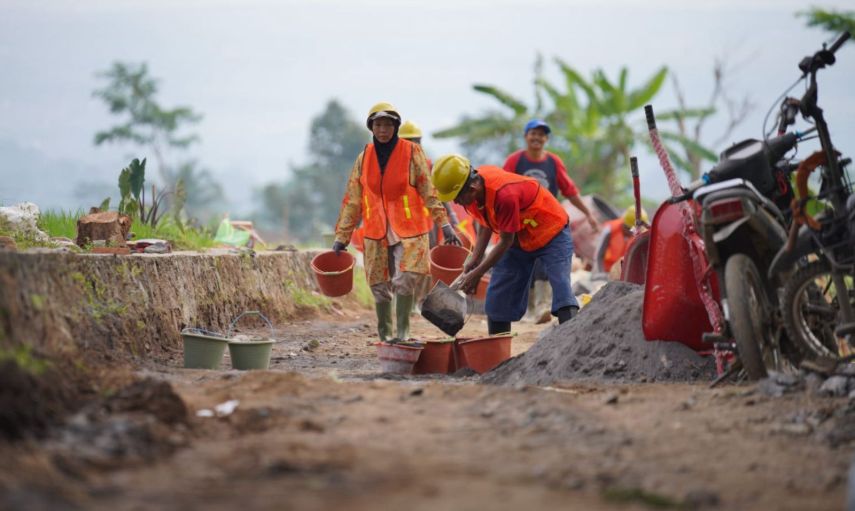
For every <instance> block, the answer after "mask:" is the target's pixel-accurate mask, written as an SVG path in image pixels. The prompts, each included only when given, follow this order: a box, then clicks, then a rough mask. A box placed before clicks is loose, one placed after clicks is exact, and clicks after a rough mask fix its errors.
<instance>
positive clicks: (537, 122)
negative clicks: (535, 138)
mask: <svg viewBox="0 0 855 511" xmlns="http://www.w3.org/2000/svg"><path fill="white" fill-rule="evenodd" d="M534 128H543V129H544V130H546V134H547V135H549V133H550V132H552V130H551V129H549V125H548V124H546V122H545V121H544V120H543V119H532V120H530V121H528V122H527V123H525V131H524V132H523V134H526V133H528V132H529V130H533V129H534Z"/></svg>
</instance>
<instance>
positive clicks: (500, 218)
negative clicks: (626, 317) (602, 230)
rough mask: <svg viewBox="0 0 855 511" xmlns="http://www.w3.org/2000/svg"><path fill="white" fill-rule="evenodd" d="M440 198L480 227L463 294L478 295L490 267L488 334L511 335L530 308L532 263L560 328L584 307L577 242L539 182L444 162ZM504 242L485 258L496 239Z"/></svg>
mask: <svg viewBox="0 0 855 511" xmlns="http://www.w3.org/2000/svg"><path fill="white" fill-rule="evenodd" d="M431 180H432V181H433V184H434V187H435V188H436V191H437V196H438V197H439V199H440V200H442V201H448V200H453V201H454V202H456V203H457V204H461V205H463V206H464V207H466V211H467V212H468V213H469V214H470V215H472V217H473V218H474V219H475V220H476V221H477V222H478V223H479V224H480V225H481V226H482V227H483V229H481V230H480V232H479V233H478V238H477V241H476V242H475V248H474V251H473V252H472V255H471V257H470V259H469V260H468V261H467V262H466V264H465V265H464V268H463V269H464V274H463V276H462V277H461V284H460V287H461V289H463V290H464V291H466V292H468V293H474V292H475V290H476V288H477V286H478V283H479V282H480V280H481V277H482V276H484V274H485V273H486V272H487V271H488V270H490V269H491V268H492V270H493V271H492V275H491V277H490V285H489V286H488V287H487V300H486V303H485V304H484V310H485V312H486V314H487V330H488V332H489V333H490V335H494V334H499V333H505V332H510V330H511V323H512V322H514V321H519V320H520V318H522V317H523V314H525V310H526V307H527V305H528V292H529V284H530V283H531V278H532V275H533V273H534V265H535V262H538V261H539V262H540V264H542V265H543V267H544V269H545V270H546V273H547V275H548V276H549V283H550V284H551V286H552V310H551V312H552V314H553V315H555V316H557V317H558V322H559V323H563V322H565V321H567V320H569V319H572V318H573V317H574V316H575V315H576V312H577V311H578V310H579V304H578V303H577V302H576V297H575V296H573V291H572V289H571V287H570V263H571V261H572V258H573V239H572V237H571V236H570V226H569V217H568V216H567V212H566V211H564V208H563V207H561V204H559V203H558V200H557V199H556V198H555V197H554V196H553V195H552V194H551V193H549V190H547V189H545V188H544V187H543V186H541V185H540V184H539V183H538V181H537V180H536V179H532V178H530V177H525V176H520V175H517V174H512V173H510V172H506V171H505V170H504V169H502V168H501V167H495V166H492V165H483V166H480V167H478V168H477V169H474V168H473V167H472V165H471V164H470V163H469V160H467V159H466V158H464V157H463V156H460V155H457V154H450V155H446V156H443V157H442V158H439V159H438V160H437V162H436V165H435V166H434V169H433V174H432V175H431ZM494 232H495V233H497V234H498V235H499V242H498V243H497V244H496V246H495V247H493V250H492V251H490V253H489V254H488V255H486V257H485V250H486V248H487V244H488V243H489V241H490V237H491V236H492V234H493V233H494Z"/></svg>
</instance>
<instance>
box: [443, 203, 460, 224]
mask: <svg viewBox="0 0 855 511" xmlns="http://www.w3.org/2000/svg"><path fill="white" fill-rule="evenodd" d="M442 205H443V207H445V214H446V215H448V221H449V223H451V225H453V226H455V227H457V224H459V223H460V221H459V220H458V219H457V213H455V212H454V208H452V207H451V203H450V202H443V203H442Z"/></svg>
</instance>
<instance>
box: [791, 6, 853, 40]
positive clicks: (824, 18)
mask: <svg viewBox="0 0 855 511" xmlns="http://www.w3.org/2000/svg"><path fill="white" fill-rule="evenodd" d="M796 16H800V17H802V18H806V19H807V25H808V26H809V27H820V28H823V29H825V30H828V31H829V32H833V33H835V34H840V33H842V32H849V33H850V34H852V36H853V37H855V11H838V10H833V9H831V10H828V9H821V8H819V7H811V8H810V9H808V10H806V11H800V12H798V13H796Z"/></svg>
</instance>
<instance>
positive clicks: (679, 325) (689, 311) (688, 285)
mask: <svg viewBox="0 0 855 511" xmlns="http://www.w3.org/2000/svg"><path fill="white" fill-rule="evenodd" d="M645 113H646V114H647V124H648V129H649V132H650V139H651V142H652V143H653V147H654V149H655V150H656V154H657V156H658V157H659V163H660V165H661V166H662V169H663V170H664V171H665V176H666V177H667V179H668V186H669V188H670V190H671V194H672V195H673V196H675V197H677V196H680V195H682V194H683V193H684V191H683V188H682V186H681V185H680V181H679V180H678V178H677V175H676V173H675V172H674V168H673V167H672V166H671V162H670V160H669V159H668V154H667V152H666V151H665V148H664V147H663V146H662V143H661V141H660V139H659V133H658V131H657V130H656V121H655V118H654V117H653V109H652V107H650V106H649V105H648V106H646V107H645ZM632 170H633V184H634V189H635V195H636V208H637V209H636V219H639V218H640V215H639V214H638V212H639V210H640V198H639V191H638V169H637V166H636V165H635V163H634V162H633V169H632ZM697 208H698V206H697V204H696V203H695V202H694V201H692V200H688V201H682V202H678V203H672V202H670V201H668V200H666V201H665V202H663V203H662V205H661V206H660V207H659V209H658V210H657V211H656V214H655V215H654V217H653V222H652V223H651V228H650V230H649V231H645V232H641V233H638V234H636V236H634V237H633V239H632V240H631V241H630V246H629V248H628V250H627V253H626V255H625V258H624V265H623V268H622V273H621V280H625V281H629V282H635V283H638V284H643V285H644V304H643V308H642V328H643V330H644V338H645V339H647V340H649V341H654V340H659V341H675V342H679V343H682V344H685V345H686V346H688V347H690V348H692V349H693V350H695V351H698V352H708V353H711V354H712V353H714V354H715V355H716V365H717V369H718V372H719V374H721V373H722V372H723V370H724V358H725V357H726V356H727V353H725V352H722V351H719V350H718V349H717V348H718V347H717V346H716V345H715V344H714V343H712V342H708V341H706V340H705V339H704V337H705V335H704V334H709V333H711V338H716V339H722V338H723V327H724V317H723V314H722V309H721V306H720V301H721V297H720V293H719V289H718V280H717V278H716V276H715V272H714V271H712V268H711V267H710V265H709V261H708V260H707V256H706V253H705V252H704V242H703V239H702V238H701V237H700V235H699V234H698V233H697V230H696V228H695V224H696V221H697V217H698V214H699V211H698V209H697ZM636 221H637V222H638V220H636Z"/></svg>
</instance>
